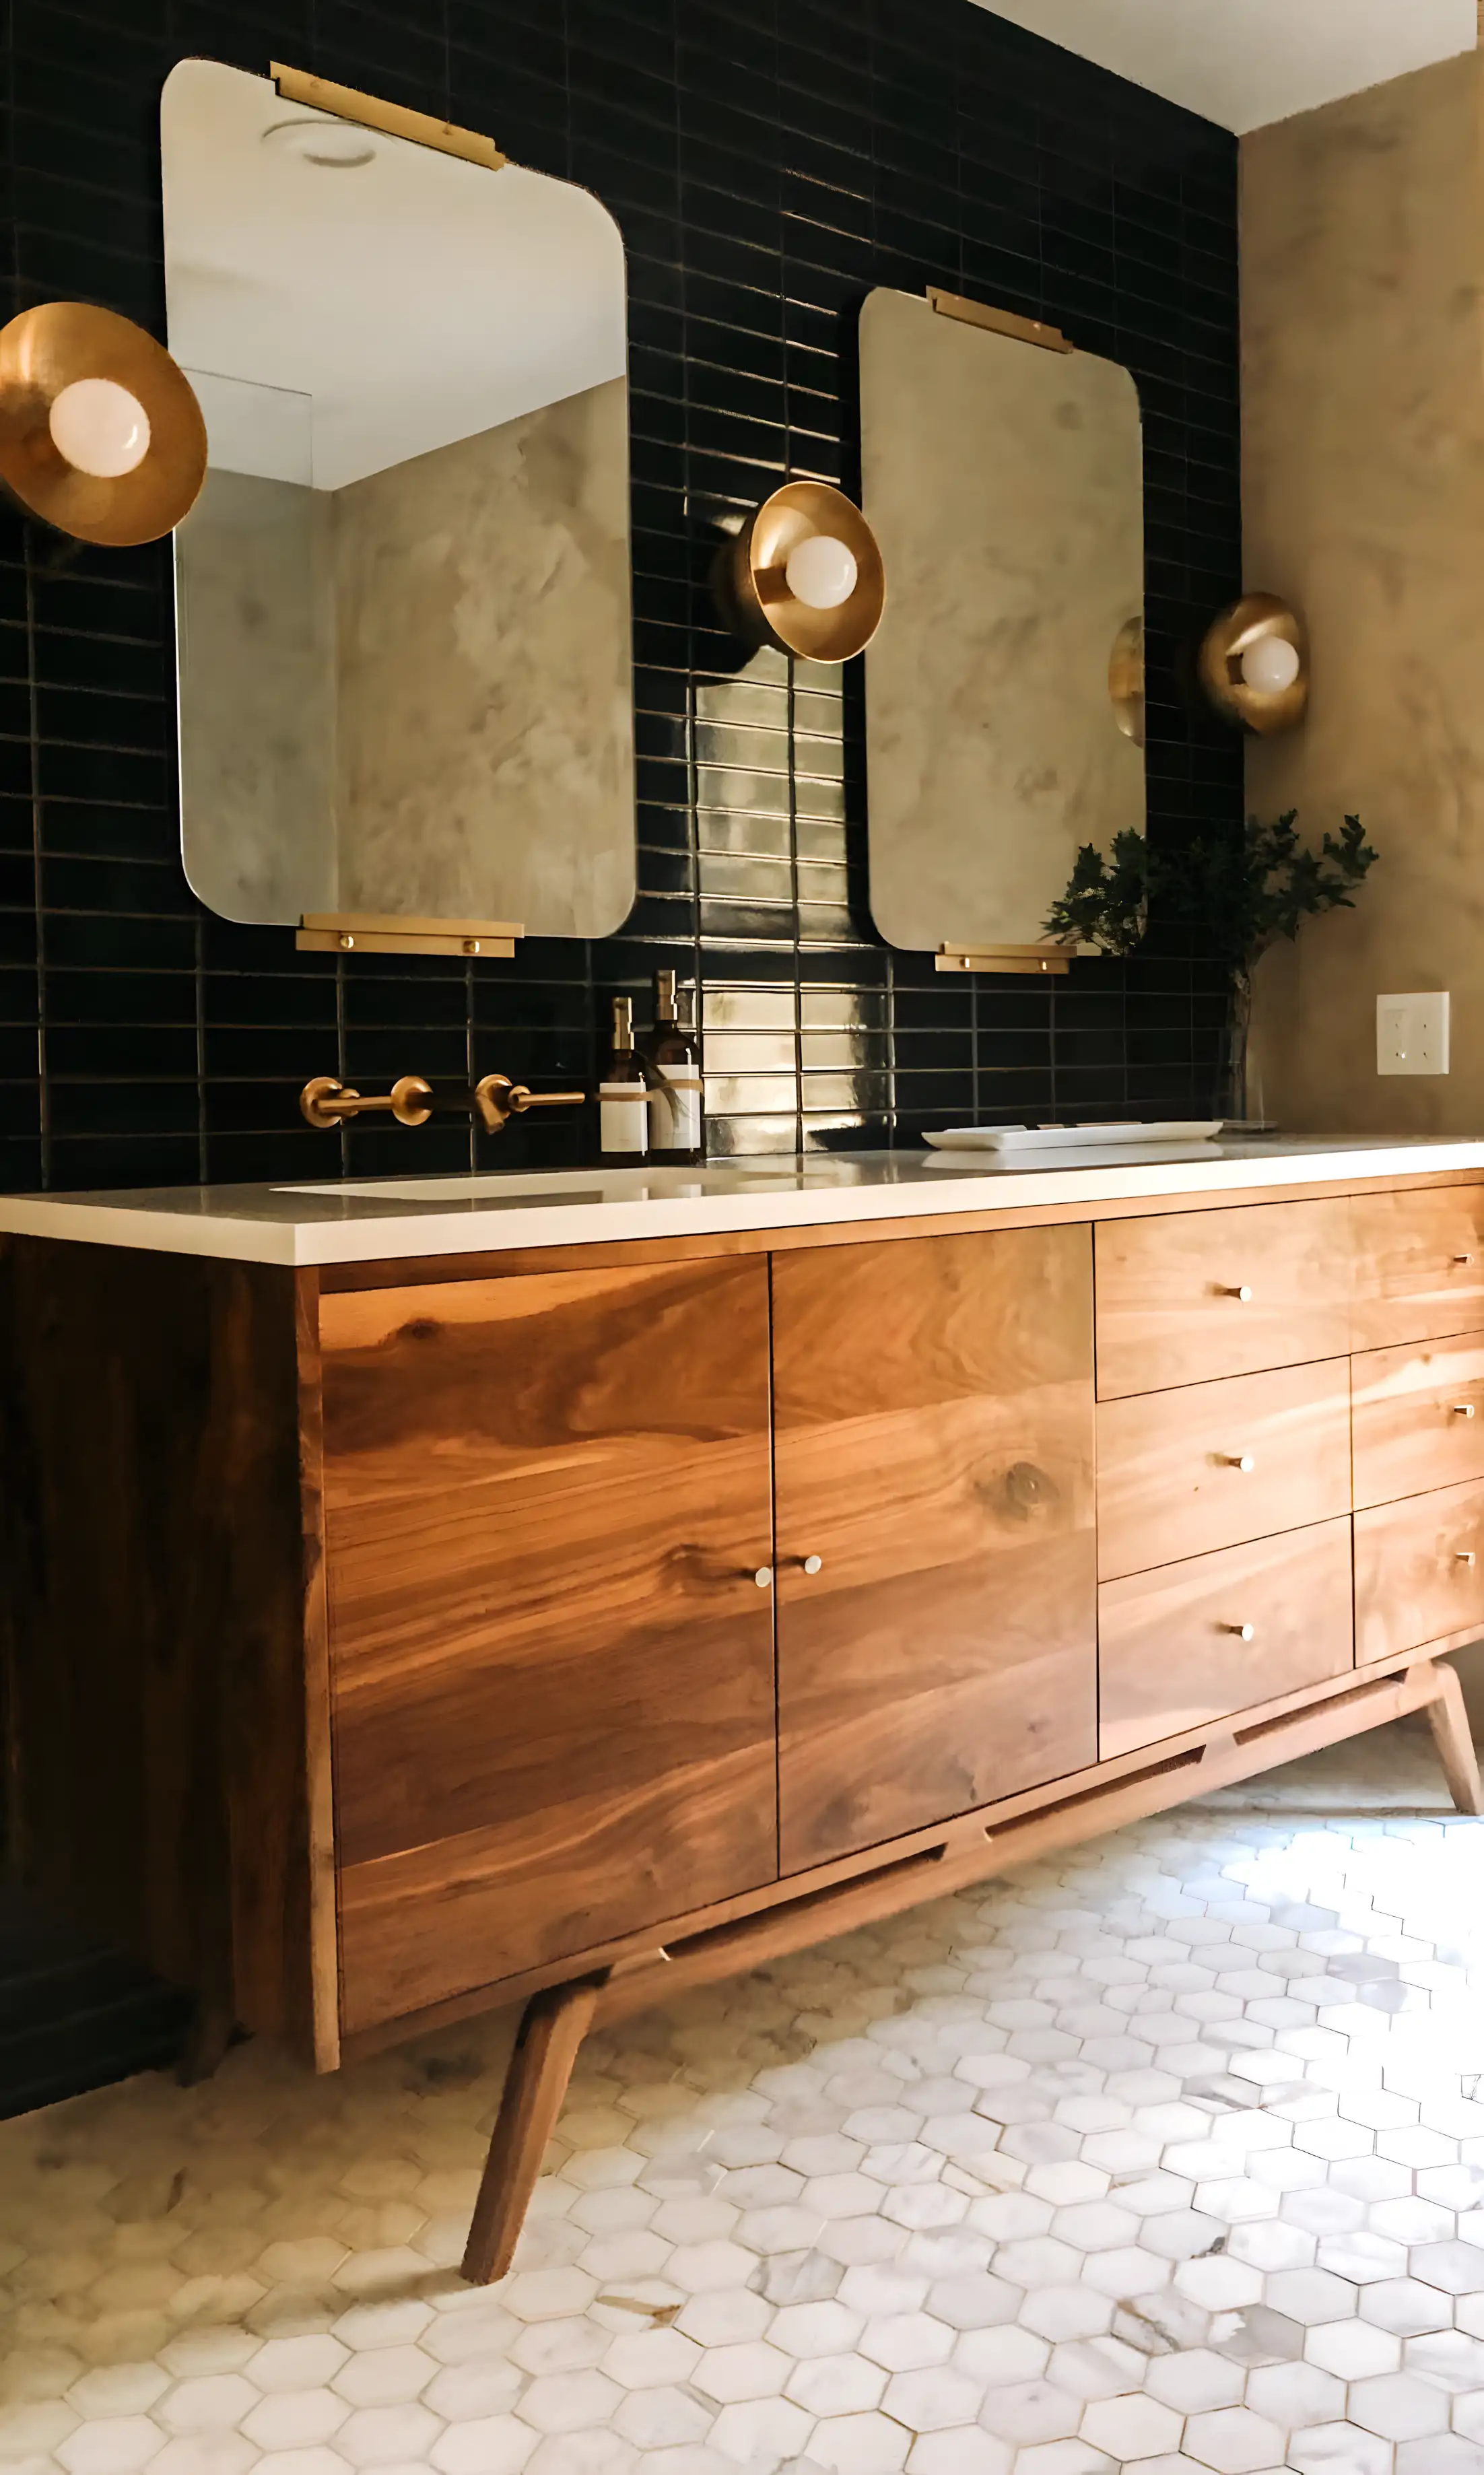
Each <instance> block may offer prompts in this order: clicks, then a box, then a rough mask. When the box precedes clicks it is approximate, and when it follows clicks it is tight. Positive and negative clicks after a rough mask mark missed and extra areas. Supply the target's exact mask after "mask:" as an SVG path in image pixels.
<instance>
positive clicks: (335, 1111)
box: [299, 1074, 433, 1130]
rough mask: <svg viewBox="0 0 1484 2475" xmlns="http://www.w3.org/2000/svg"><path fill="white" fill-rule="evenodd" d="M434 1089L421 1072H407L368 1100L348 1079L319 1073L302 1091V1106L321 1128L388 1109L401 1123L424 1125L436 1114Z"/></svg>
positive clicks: (314, 1123)
mask: <svg viewBox="0 0 1484 2475" xmlns="http://www.w3.org/2000/svg"><path fill="white" fill-rule="evenodd" d="M432 1103H433V1090H432V1088H431V1086H430V1085H429V1084H427V1083H425V1082H424V1081H423V1078H422V1076H421V1075H420V1074H404V1075H403V1077H402V1080H401V1081H400V1083H394V1084H393V1085H392V1087H391V1090H389V1091H386V1092H383V1094H382V1095H381V1096H380V1097H378V1098H375V1099H371V1100H365V1099H362V1097H361V1095H360V1093H359V1091H353V1090H351V1088H350V1086H349V1084H346V1083H337V1082H336V1081H335V1079H334V1075H333V1074H316V1075H315V1077H314V1079H313V1081H312V1082H311V1083H306V1085H305V1087H304V1090H302V1091H301V1092H300V1094H299V1106H300V1109H301V1110H302V1111H303V1114H304V1115H305V1116H306V1117H307V1118H308V1120H309V1124H310V1125H311V1126H317V1127H319V1128H320V1129H321V1130H323V1129H324V1128H326V1127H328V1126H338V1125H343V1124H344V1122H345V1121H346V1119H347V1118H349V1117H364V1116H369V1115H373V1114H374V1113H377V1112H379V1111H382V1110H389V1111H390V1113H391V1115H393V1116H394V1117H395V1118H396V1120H397V1123H398V1124H399V1125H401V1126H425V1125H426V1124H427V1122H428V1120H429V1118H430V1117H431V1116H432V1115H433V1106H432Z"/></svg>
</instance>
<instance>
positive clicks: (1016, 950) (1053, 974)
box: [933, 944, 1076, 980]
mask: <svg viewBox="0 0 1484 2475" xmlns="http://www.w3.org/2000/svg"><path fill="white" fill-rule="evenodd" d="M1075 953H1076V946H1075V945H1057V944H1047V945H943V946H940V947H939V949H938V951H937V953H936V954H935V955H934V956H933V967H934V968H935V969H937V970H940V971H1019V972H1026V973H1034V975H1035V976H1036V977H1037V978H1051V979H1058V980H1059V979H1065V977H1066V975H1067V973H1068V972H1069V971H1070V970H1071V968H1072V957H1073V955H1074V954H1075Z"/></svg>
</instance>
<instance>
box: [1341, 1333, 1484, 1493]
mask: <svg viewBox="0 0 1484 2475" xmlns="http://www.w3.org/2000/svg"><path fill="white" fill-rule="evenodd" d="M1350 1385H1351V1412H1352V1418H1353V1433H1354V1458H1355V1502H1356V1504H1357V1505H1361V1506H1363V1505H1373V1504H1391V1503H1394V1502H1395V1501H1396V1499H1397V1497H1398V1496H1403V1495H1423V1494H1425V1493H1426V1492H1427V1491H1428V1490H1429V1489H1430V1488H1433V1487H1440V1486H1457V1485H1462V1483H1464V1481H1465V1480H1466V1479H1484V1332H1472V1333H1464V1334H1461V1335H1460V1336H1459V1337H1458V1338H1457V1339H1456V1340H1433V1341H1411V1342H1406V1343H1404V1344H1403V1345H1402V1346H1401V1347H1400V1348H1399V1349H1377V1350H1372V1351H1370V1352H1369V1353H1368V1354H1367V1355H1366V1356H1364V1357H1361V1358H1357V1359H1355V1360H1353V1362H1352V1365H1351V1370H1350Z"/></svg>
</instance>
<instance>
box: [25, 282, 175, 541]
mask: <svg viewBox="0 0 1484 2475" xmlns="http://www.w3.org/2000/svg"><path fill="white" fill-rule="evenodd" d="M79 379H111V380H112V381H113V383H114V384H115V385H116V386H121V387H125V388H127V390H128V392H129V393H130V394H131V395H132V396H133V397H134V398H135V399H136V402H137V403H138V404H141V405H142V406H143V408H144V411H145V413H146V415H147V416H148V420H149V445H148V447H147V448H146V450H145V453H144V455H143V457H142V459H141V460H140V462H139V463H138V464H136V467H135V469H134V471H133V472H132V473H120V474H119V475H117V476H116V478H112V479H108V480H105V479H100V478H98V477H97V476H96V475H94V474H91V473H80V472H79V471H78V470H77V468H76V466H75V465H72V464H69V463H68V462H67V460H66V458H65V456H63V455H62V453H61V451H60V450H59V449H58V448H57V446H56V445H55V444H54V442H53V439H52V433H51V430H50V429H49V427H48V422H49V419H50V415H51V409H52V405H53V404H54V403H55V402H56V400H57V398H58V396H59V395H61V393H62V389H63V387H66V386H71V385H72V384H73V383H74V382H75V381H76V380H79ZM206 453H207V449H206V423H205V422H204V420H203V419H202V417H201V406H200V405H199V404H198V403H197V402H196V398H195V391H194V389H193V388H192V386H191V383H190V380H189V379H188V378H187V377H186V373H185V371H184V370H182V369H181V368H179V367H178V366H177V364H176V363H175V362H174V361H173V360H172V359H171V358H170V355H169V354H168V353H167V352H166V351H165V348H164V346H163V344H157V343H156V341H155V338H154V336H153V335H148V334H146V333H145V331H144V329H143V328H142V327H136V325H135V323H134V320H133V319H132V318H120V317H119V316H118V315H117V314H116V312H115V311H113V310H111V309H95V308H93V307H92V306H90V305H89V304H88V303H87V302H83V301H48V302H44V303H43V304H41V306H39V307H37V308H35V309H23V310H22V311H21V313H20V316H19V317H18V318H12V320H11V322H10V325H9V326H8V327H5V328H3V329H0V481H3V482H4V484H5V486H6V488H7V489H8V490H9V492H10V494H11V496H12V498H13V499H15V500H16V501H18V502H19V504H20V505H21V506H22V507H23V508H24V510H25V512H26V513H27V514H28V515H32V516H39V517H40V518H41V520H42V521H43V523H45V524H48V525H52V526H54V527H55V528H56V529H57V531H58V532H61V533H70V534H71V535H72V537H73V539H74V540H75V541H86V542H97V543H99V544H101V545H102V546H103V547H104V548H105V549H109V550H123V549H128V548H131V547H133V545H135V544H136V543H138V542H149V541H159V540H160V538H161V535H162V534H164V533H167V532H170V531H172V530H173V529H174V527H176V526H177V525H178V524H179V523H180V522H181V520H182V518H183V517H184V516H186V515H188V514H189V512H190V509H191V508H192V506H193V505H194V504H195V502H196V498H197V495H198V493H199V491H200V488H201V484H202V482H203V481H204V480H205V478H206Z"/></svg>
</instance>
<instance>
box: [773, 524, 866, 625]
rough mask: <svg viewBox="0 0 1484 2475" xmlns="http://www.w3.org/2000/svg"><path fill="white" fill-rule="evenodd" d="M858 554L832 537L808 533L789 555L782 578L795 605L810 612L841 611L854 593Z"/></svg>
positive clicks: (857, 570) (826, 534)
mask: <svg viewBox="0 0 1484 2475" xmlns="http://www.w3.org/2000/svg"><path fill="white" fill-rule="evenodd" d="M859 573H860V571H859V569H858V568H857V566H856V564H855V553H854V551H853V550H851V549H850V548H849V547H848V545H847V544H846V543H845V542H843V541H836V539H835V537H834V535H833V533H807V534H806V535H805V536H804V540H803V541H802V542H796V543H795V545H794V547H793V549H792V550H791V551H789V553H788V562H787V565H786V566H785V567H784V570H783V574H784V576H786V577H787V579H788V589H789V592H790V593H791V594H792V595H793V597H794V600H796V601H802V602H803V603H804V606H805V608H806V609H809V610H838V609H839V607H840V604H841V602H842V601H849V600H850V598H851V595H852V594H853V592H854V590H855V579H856V577H857V576H858V575H859Z"/></svg>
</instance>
